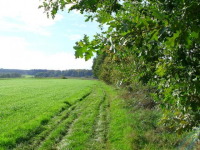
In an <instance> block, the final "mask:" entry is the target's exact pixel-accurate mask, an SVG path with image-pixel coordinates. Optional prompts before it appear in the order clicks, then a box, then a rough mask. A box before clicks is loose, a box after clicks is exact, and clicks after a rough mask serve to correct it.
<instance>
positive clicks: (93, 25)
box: [0, 0, 100, 70]
mask: <svg viewBox="0 0 200 150" xmlns="http://www.w3.org/2000/svg"><path fill="white" fill-rule="evenodd" d="M41 2H42V0H41V1H40V0H13V1H8V0H0V68H4V69H49V70H51V69H52V70H65V69H91V66H92V59H91V60H89V61H87V62H85V60H84V59H75V56H74V54H75V50H74V49H73V46H74V45H75V42H76V41H79V40H80V39H81V38H83V36H84V34H87V35H89V36H90V38H91V39H92V37H93V35H95V34H96V33H99V32H100V29H99V27H98V23H97V22H85V17H84V15H82V14H80V13H79V11H75V10H74V11H72V12H70V13H68V10H67V9H68V8H69V6H67V7H66V9H65V11H60V12H58V14H57V15H56V17H55V19H54V20H53V19H51V18H49V19H48V18H47V16H46V14H45V13H44V10H43V8H41V9H38V6H39V5H40V4H41Z"/></svg>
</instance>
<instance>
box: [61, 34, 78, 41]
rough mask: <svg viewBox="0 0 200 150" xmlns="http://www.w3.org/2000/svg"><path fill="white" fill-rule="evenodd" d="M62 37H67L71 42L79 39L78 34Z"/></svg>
mask: <svg viewBox="0 0 200 150" xmlns="http://www.w3.org/2000/svg"><path fill="white" fill-rule="evenodd" d="M64 36H66V37H68V38H69V39H70V40H73V41H76V40H79V39H81V35H79V34H73V35H66V34H64Z"/></svg>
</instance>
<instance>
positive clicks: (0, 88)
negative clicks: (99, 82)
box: [0, 79, 96, 149]
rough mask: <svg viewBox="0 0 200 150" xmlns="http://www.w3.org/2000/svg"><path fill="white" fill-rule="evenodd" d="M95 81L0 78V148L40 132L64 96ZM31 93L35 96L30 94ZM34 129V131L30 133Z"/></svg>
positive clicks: (63, 104)
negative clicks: (42, 125)
mask: <svg viewBox="0 0 200 150" xmlns="http://www.w3.org/2000/svg"><path fill="white" fill-rule="evenodd" d="M95 82H96V81H89V80H62V79H10V80H0V105H1V108H0V118H1V119H0V147H2V148H5V149H6V148H12V147H13V146H15V145H16V144H17V143H20V142H24V141H26V140H28V139H29V138H30V137H31V136H33V135H32V134H33V133H34V132H40V129H38V127H40V125H41V124H45V123H47V122H48V121H49V120H50V119H51V118H52V117H53V116H55V115H56V114H58V113H59V112H60V111H61V109H62V107H65V106H66V104H65V103H64V102H65V101H66V100H67V98H69V97H70V96H72V95H73V94H75V93H77V94H78V92H81V91H82V90H83V89H85V88H92V86H93V85H94V84H95ZM34 95H35V96H34ZM33 131H34V132H33Z"/></svg>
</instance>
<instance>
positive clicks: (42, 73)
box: [0, 69, 93, 77]
mask: <svg viewBox="0 0 200 150" xmlns="http://www.w3.org/2000/svg"><path fill="white" fill-rule="evenodd" d="M11 73H18V74H21V75H32V76H35V77H61V76H69V77H92V76H93V73H92V70H87V69H70V70H62V71H61V70H45V69H33V70H17V69H0V75H1V74H11Z"/></svg>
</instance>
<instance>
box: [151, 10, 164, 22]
mask: <svg viewBox="0 0 200 150" xmlns="http://www.w3.org/2000/svg"><path fill="white" fill-rule="evenodd" d="M152 12H153V16H154V17H156V18H157V19H159V20H163V19H164V18H165V17H166V16H165V15H164V14H163V13H161V12H160V11H158V10H152Z"/></svg>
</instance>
